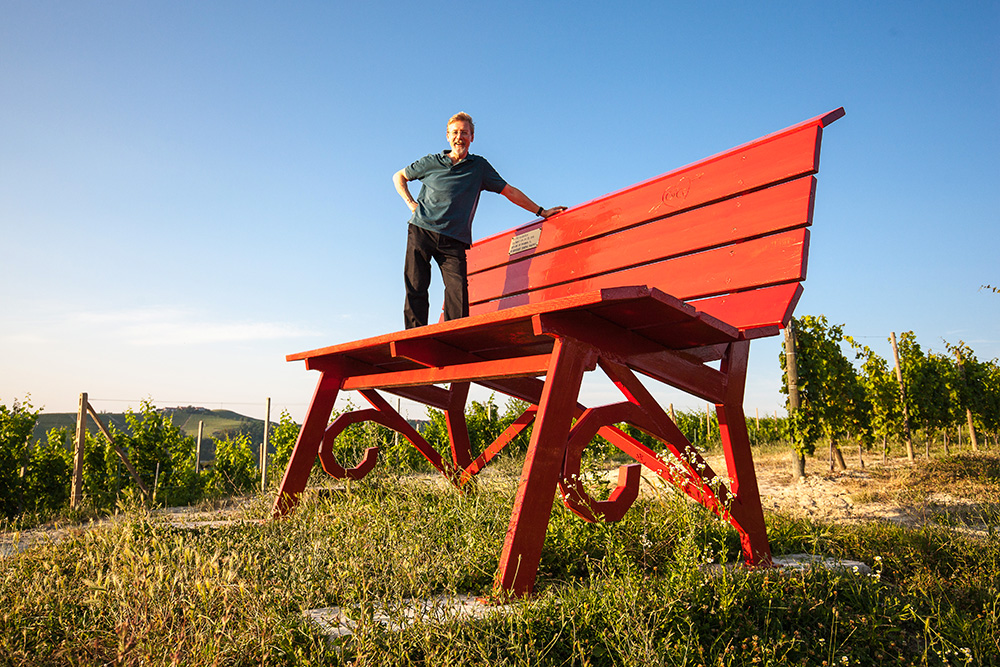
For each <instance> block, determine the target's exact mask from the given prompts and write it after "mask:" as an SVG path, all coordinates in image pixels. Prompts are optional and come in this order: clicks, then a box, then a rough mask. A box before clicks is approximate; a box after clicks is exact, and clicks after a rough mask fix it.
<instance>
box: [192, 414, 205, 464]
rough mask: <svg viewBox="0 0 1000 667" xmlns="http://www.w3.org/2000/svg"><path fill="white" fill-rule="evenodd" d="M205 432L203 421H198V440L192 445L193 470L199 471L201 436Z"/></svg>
mask: <svg viewBox="0 0 1000 667" xmlns="http://www.w3.org/2000/svg"><path fill="white" fill-rule="evenodd" d="M204 432H205V422H204V421H199V422H198V442H197V444H196V445H195V446H194V471H195V472H201V436H202V434H204Z"/></svg>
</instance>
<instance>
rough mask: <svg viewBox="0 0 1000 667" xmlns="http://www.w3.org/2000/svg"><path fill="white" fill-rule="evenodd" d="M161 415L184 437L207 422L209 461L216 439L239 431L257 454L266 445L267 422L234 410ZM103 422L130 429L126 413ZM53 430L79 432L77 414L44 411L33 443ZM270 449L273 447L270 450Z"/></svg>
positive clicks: (93, 430)
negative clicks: (247, 438) (245, 435)
mask: <svg viewBox="0 0 1000 667" xmlns="http://www.w3.org/2000/svg"><path fill="white" fill-rule="evenodd" d="M159 411H160V412H162V413H164V414H166V415H167V416H169V417H170V421H171V422H172V423H173V424H174V425H176V426H177V427H178V428H179V429H181V431H183V432H184V434H185V435H189V436H191V437H193V438H197V437H198V423H199V422H204V424H205V426H204V429H203V431H202V452H203V456H204V457H205V458H206V459H211V458H214V456H215V443H214V440H215V439H216V438H220V437H222V436H224V435H225V434H226V433H227V432H231V431H236V430H239V431H241V432H246V433H248V434H249V435H250V440H251V442H252V444H253V449H254V451H257V450H258V449H259V448H260V445H261V443H262V442H264V420H263V419H254V418H252V417H247V416H245V415H241V414H239V413H236V412H233V411H232V410H208V409H207V408H199V407H194V406H188V407H185V408H180V407H178V408H160V410H159ZM100 417H101V421H102V422H104V425H105V426H107V427H108V428H109V429H110V428H111V425H112V424H114V425H115V427H116V428H117V429H118V430H120V431H125V430H127V425H126V422H125V413H120V412H119V413H112V412H103V413H101V415H100ZM275 426H277V422H275V421H272V422H271V428H274V427H275ZM53 428H66V429H69V432H70V437H72V434H74V433H75V432H76V413H75V412H42V413H41V414H39V415H38V423H37V424H35V430H34V431H32V434H31V437H32V440H41V439H44V438H45V437H46V435H45V434H46V433H48V432H49V430H50V429H53ZM87 432H88V433H90V434H92V435H96V434H97V433H99V432H100V429H98V428H97V425H96V424H95V423H94V420H93V418H92V417H90V416H89V415H88V416H87ZM268 449H269V450H270V447H269V448H268Z"/></svg>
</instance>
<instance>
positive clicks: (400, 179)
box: [392, 169, 417, 212]
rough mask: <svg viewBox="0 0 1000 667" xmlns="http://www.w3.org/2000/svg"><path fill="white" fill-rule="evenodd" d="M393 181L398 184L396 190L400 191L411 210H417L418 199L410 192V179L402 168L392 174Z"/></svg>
mask: <svg viewBox="0 0 1000 667" xmlns="http://www.w3.org/2000/svg"><path fill="white" fill-rule="evenodd" d="M392 182H393V184H394V185H395V186H396V192H398V193H399V196H400V197H402V198H403V201H404V202H406V205H407V206H408V207H409V209H410V211H411V212H412V211H415V210H417V200H416V199H414V198H413V195H411V194H410V188H409V186H408V185H407V183H409V182H410V181H409V179H407V178H406V174H404V173H403V170H402V169H400V170H399V171H397V172H396V173H395V174H393V175H392Z"/></svg>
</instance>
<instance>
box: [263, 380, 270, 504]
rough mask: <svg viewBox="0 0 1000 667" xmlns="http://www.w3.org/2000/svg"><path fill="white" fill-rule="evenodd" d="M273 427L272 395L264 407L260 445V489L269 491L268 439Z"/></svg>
mask: <svg viewBox="0 0 1000 667" xmlns="http://www.w3.org/2000/svg"><path fill="white" fill-rule="evenodd" d="M270 429H271V397H270V396H269V397H268V399H267V406H266V407H265V408H264V441H263V442H262V443H261V445H260V490H261V491H262V492H263V491H267V440H268V435H269V431H270Z"/></svg>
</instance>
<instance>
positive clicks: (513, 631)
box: [0, 474, 1000, 667]
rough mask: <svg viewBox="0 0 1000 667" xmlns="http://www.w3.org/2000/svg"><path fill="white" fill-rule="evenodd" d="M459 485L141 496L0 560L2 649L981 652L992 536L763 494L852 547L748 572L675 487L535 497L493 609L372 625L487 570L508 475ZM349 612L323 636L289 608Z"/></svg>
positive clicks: (780, 660)
mask: <svg viewBox="0 0 1000 667" xmlns="http://www.w3.org/2000/svg"><path fill="white" fill-rule="evenodd" d="M515 483H516V482H515V479H514V478H513V477H511V476H504V475H499V476H490V477H485V478H483V479H482V480H481V481H480V484H479V485H478V488H477V490H476V491H475V492H474V493H469V494H466V495H460V494H458V493H455V492H454V491H453V490H452V489H447V488H444V487H443V486H442V485H440V484H438V483H436V482H431V481H425V480H422V479H421V478H392V477H389V476H381V477H378V476H375V475H374V474H373V475H372V476H370V479H368V480H365V481H364V482H361V483H354V484H353V485H352V486H350V487H349V488H348V489H346V490H343V491H339V492H333V493H330V494H326V495H323V496H320V495H317V496H311V497H308V498H307V499H306V500H305V501H304V502H303V504H302V505H301V506H300V507H299V509H298V510H297V511H296V512H295V513H294V514H292V515H291V516H290V517H288V518H287V519H284V520H282V521H278V522H272V521H267V520H265V519H266V516H267V512H268V508H269V501H270V499H269V498H266V497H261V498H258V499H256V500H255V501H254V502H251V503H250V504H248V505H247V508H246V509H245V510H244V515H243V516H242V517H239V519H240V520H238V521H236V522H233V523H229V524H226V525H220V526H215V527H200V528H184V527H178V526H175V525H171V524H169V523H167V522H166V521H165V520H163V519H162V518H160V517H158V516H157V515H151V514H149V513H148V512H146V511H145V510H143V509H142V508H141V507H138V506H133V507H131V508H128V511H127V512H126V513H125V515H124V519H123V520H121V521H118V522H115V523H113V524H112V525H110V526H109V527H106V528H102V529H94V530H80V531H78V532H77V533H76V534H74V535H72V536H71V537H70V538H69V539H66V540H63V541H60V542H58V543H54V544H50V545H46V546H42V547H36V548H33V549H30V550H28V551H26V552H25V553H22V554H20V555H18V556H14V557H11V558H7V559H4V560H2V561H0V661H2V662H3V663H5V664H12V665H14V664H16V665H21V664H40V665H44V664H88V665H89V664H95V665H96V664H102V665H103V664H135V665H139V664H179V665H251V664H269V665H270V664H276V665H282V664H289V665H291V664H295V665H299V664H302V665H311V664H332V665H338V664H356V665H410V664H417V665H470V664H472V665H475V664H481V665H486V664H488V665H581V666H582V665H642V666H643V667H648V666H650V665H785V664H806V665H824V664H825V665H877V664H890V665H911V664H929V665H945V664H950V665H964V664H971V665H994V664H1000V660H998V658H997V656H998V655H1000V603H998V598H1000V582H998V572H1000V537H998V535H997V533H996V531H994V532H992V533H991V534H990V535H988V536H987V537H985V538H970V537H963V536H962V535H959V534H956V533H955V532H953V531H951V530H949V529H948V528H947V527H942V526H930V527H924V528H920V529H908V528H904V527H900V526H895V525H891V524H887V523H884V524H883V523H879V524H869V525H862V526H832V525H825V524H821V523H814V522H810V521H806V520H802V519H796V518H791V517H786V516H780V515H773V516H769V517H768V524H769V525H768V529H769V535H770V537H771V543H772V548H773V549H774V551H775V553H778V554H781V553H803V552H805V553H813V554H820V555H826V556H830V557H833V558H844V559H855V560H861V561H864V562H865V563H868V564H871V565H872V566H873V572H872V573H870V574H864V573H861V572H855V571H853V570H851V569H831V570H828V569H822V568H820V569H813V570H807V571H804V572H785V571H775V570H765V571H755V572H747V571H744V570H742V569H741V568H730V567H723V566H720V564H721V563H732V562H734V561H736V560H737V559H738V542H737V539H736V536H735V534H734V532H733V531H732V530H731V529H729V528H728V527H727V526H726V525H725V524H723V523H721V522H719V521H717V520H714V519H712V518H711V517H709V516H708V515H707V514H706V513H705V512H703V511H702V510H701V509H700V508H698V507H696V506H694V505H692V504H691V503H689V502H687V501H685V500H684V499H683V498H681V497H678V496H670V495H668V496H664V497H661V498H655V499H645V500H641V501H640V502H639V503H637V504H636V506H635V507H634V508H633V509H632V510H631V511H630V512H629V514H628V515H627V516H626V518H625V519H624V520H623V521H621V522H619V523H617V524H586V523H583V522H582V521H580V520H578V519H577V518H576V517H575V516H574V515H572V514H571V513H570V512H568V511H567V510H565V509H563V508H562V506H561V505H557V506H556V507H555V510H554V513H553V517H552V521H551V524H550V527H549V533H548V536H547V539H546V544H545V551H544V554H543V557H542V564H541V568H540V572H539V579H538V583H537V585H536V593H537V595H536V597H535V598H534V599H533V600H531V601H529V602H522V603H517V604H515V605H514V607H513V609H512V610H511V611H509V612H508V613H505V614H496V615H493V616H490V617H488V618H485V619H480V620H467V621H458V620H453V621H442V622H435V623H429V622H417V623H415V624H413V625H411V626H409V627H407V628H406V629H404V630H402V631H400V632H388V631H387V630H386V629H385V628H384V627H383V626H382V625H380V624H379V623H377V622H376V621H375V619H374V614H375V613H376V611H377V610H379V609H382V610H385V609H389V610H392V609H398V608H399V607H400V606H401V605H402V604H403V603H404V601H405V600H406V599H408V598H427V597H430V596H432V595H434V594H438V593H442V592H444V593H471V594H486V593H489V592H490V589H491V585H492V579H493V573H494V571H495V569H496V566H497V558H498V556H499V550H500V546H501V544H502V541H503V536H504V533H505V531H506V529H507V523H508V520H509V516H510V506H511V502H512V498H513V495H514V490H515ZM328 606H340V607H343V608H345V609H346V610H347V611H348V613H349V614H350V616H351V617H352V618H353V619H354V620H356V621H357V622H358V627H357V630H356V632H355V635H354V637H353V638H352V639H350V640H344V641H339V642H332V641H328V640H327V639H326V638H325V637H323V636H322V635H320V634H319V632H318V631H317V629H316V628H314V627H313V626H311V625H310V624H309V623H308V622H306V621H305V620H304V619H303V616H302V612H303V610H305V609H312V608H317V607H328Z"/></svg>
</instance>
